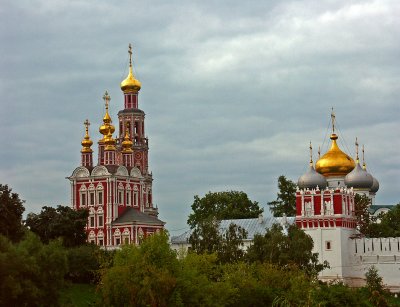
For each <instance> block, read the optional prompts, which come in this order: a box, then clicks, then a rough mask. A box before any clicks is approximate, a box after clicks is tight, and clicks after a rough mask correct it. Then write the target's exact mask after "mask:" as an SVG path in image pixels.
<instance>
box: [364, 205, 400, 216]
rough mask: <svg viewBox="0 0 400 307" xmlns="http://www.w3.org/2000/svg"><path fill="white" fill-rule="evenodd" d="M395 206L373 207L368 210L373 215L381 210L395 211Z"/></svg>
mask: <svg viewBox="0 0 400 307" xmlns="http://www.w3.org/2000/svg"><path fill="white" fill-rule="evenodd" d="M394 207H395V206H394V205H388V206H379V205H372V206H370V207H369V208H368V211H369V213H371V214H375V212H376V211H378V210H380V209H387V210H391V209H393V208H394Z"/></svg>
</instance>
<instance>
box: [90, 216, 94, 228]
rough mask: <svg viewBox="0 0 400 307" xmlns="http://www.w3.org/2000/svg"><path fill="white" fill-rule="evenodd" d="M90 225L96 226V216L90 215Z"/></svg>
mask: <svg viewBox="0 0 400 307" xmlns="http://www.w3.org/2000/svg"><path fill="white" fill-rule="evenodd" d="M89 225H90V227H94V216H91V217H90V224H89Z"/></svg>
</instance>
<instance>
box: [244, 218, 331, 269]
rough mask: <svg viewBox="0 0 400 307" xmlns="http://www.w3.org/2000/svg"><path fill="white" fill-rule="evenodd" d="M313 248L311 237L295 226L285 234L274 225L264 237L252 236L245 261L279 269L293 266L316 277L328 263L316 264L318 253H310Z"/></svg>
mask: <svg viewBox="0 0 400 307" xmlns="http://www.w3.org/2000/svg"><path fill="white" fill-rule="evenodd" d="M313 246H314V243H313V241H312V239H311V237H310V236H309V235H307V234H306V233H305V232H304V231H303V230H301V229H299V228H298V227H297V226H296V225H290V226H289V227H288V229H287V234H285V233H284V232H283V228H282V226H281V225H278V224H274V225H273V226H272V227H271V228H270V229H268V230H267V231H266V233H265V234H264V235H260V234H256V235H255V236H254V241H253V245H252V246H250V247H249V249H248V250H247V259H248V260H249V261H250V262H254V261H258V262H268V263H272V264H277V265H279V266H281V267H290V266H291V265H295V266H297V267H299V268H300V269H302V270H303V271H305V272H306V273H307V274H308V275H311V276H316V275H317V274H318V272H320V271H322V270H323V269H324V268H326V267H328V263H327V262H324V263H323V264H320V263H319V262H318V253H313V252H312V249H313Z"/></svg>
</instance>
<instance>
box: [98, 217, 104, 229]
mask: <svg viewBox="0 0 400 307" xmlns="http://www.w3.org/2000/svg"><path fill="white" fill-rule="evenodd" d="M98 226H99V227H103V216H102V215H99V224H98Z"/></svg>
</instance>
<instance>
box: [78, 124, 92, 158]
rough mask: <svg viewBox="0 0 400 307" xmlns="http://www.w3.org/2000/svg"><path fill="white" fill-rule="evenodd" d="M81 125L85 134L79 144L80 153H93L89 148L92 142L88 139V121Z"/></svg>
mask: <svg viewBox="0 0 400 307" xmlns="http://www.w3.org/2000/svg"><path fill="white" fill-rule="evenodd" d="M83 124H84V125H85V130H86V133H85V136H84V138H83V140H82V142H81V144H82V150H81V152H82V153H83V152H93V150H92V149H91V148H90V146H92V145H93V141H92V140H91V139H90V136H89V125H90V123H89V120H86V121H85V122H84V123H83Z"/></svg>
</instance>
